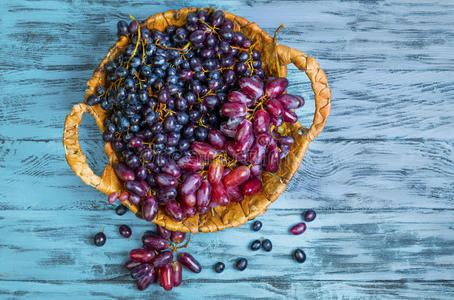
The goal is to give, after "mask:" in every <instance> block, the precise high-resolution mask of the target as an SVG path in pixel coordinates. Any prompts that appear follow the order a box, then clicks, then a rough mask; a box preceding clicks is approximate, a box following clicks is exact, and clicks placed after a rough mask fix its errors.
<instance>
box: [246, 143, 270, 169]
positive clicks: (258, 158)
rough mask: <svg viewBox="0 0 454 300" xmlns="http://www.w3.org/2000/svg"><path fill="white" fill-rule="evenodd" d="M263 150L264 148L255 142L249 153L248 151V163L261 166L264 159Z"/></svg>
mask: <svg viewBox="0 0 454 300" xmlns="http://www.w3.org/2000/svg"><path fill="white" fill-rule="evenodd" d="M265 150H266V146H262V145H260V144H259V143H258V142H255V143H254V144H253V145H252V148H251V151H249V162H250V163H251V164H254V165H258V164H261V163H262V161H263V158H264V157H265Z"/></svg>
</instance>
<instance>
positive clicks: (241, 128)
mask: <svg viewBox="0 0 454 300" xmlns="http://www.w3.org/2000/svg"><path fill="white" fill-rule="evenodd" d="M250 136H252V123H251V121H249V120H247V119H244V120H243V121H241V122H240V124H238V127H237V128H236V132H235V141H236V142H237V143H239V144H240V143H244V142H245V141H246V140H248V139H250Z"/></svg>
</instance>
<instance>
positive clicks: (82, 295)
mask: <svg viewBox="0 0 454 300" xmlns="http://www.w3.org/2000/svg"><path fill="white" fill-rule="evenodd" d="M213 287H214V288H213ZM453 289H454V282H453V281H435V282H434V281H407V280H385V281H374V282H368V281H348V280H342V281H336V280H330V281H323V280H307V281H304V280H295V281H293V282H285V283H283V282H278V281H277V280H276V279H274V278H269V277H260V278H254V279H253V280H244V279H242V280H220V281H218V282H216V283H213V282H212V281H211V280H196V279H191V280H184V281H183V283H182V284H181V285H180V286H179V287H178V288H175V289H173V290H172V291H171V292H165V291H163V290H162V288H158V287H157V286H156V285H153V286H151V287H149V288H148V289H147V290H146V291H143V292H139V291H137V289H136V287H135V286H134V285H133V283H132V282H131V280H129V279H122V278H118V279H115V280H93V281H71V280H69V281H63V280H58V281H33V282H29V281H20V282H17V281H2V280H1V279H0V295H1V296H2V298H3V299H31V300H36V299H43V300H46V299H61V298H65V297H68V295H71V297H72V298H73V299H74V298H77V299H119V300H120V299H121V300H123V299H144V298H146V299H169V300H173V299H189V300H191V299H194V300H199V299H220V300H221V299H238V300H250V299H262V300H277V299H279V300H287V299H294V300H303V299H314V300H316V299H317V300H318V299H320V300H325V299H374V300H381V299H398V300H401V299H421V298H422V297H424V298H425V299H452V298H453V297H454V292H453ZM43 291H45V292H43Z"/></svg>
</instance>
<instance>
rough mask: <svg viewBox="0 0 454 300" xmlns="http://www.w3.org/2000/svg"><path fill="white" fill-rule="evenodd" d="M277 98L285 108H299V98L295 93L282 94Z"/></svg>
mask: <svg viewBox="0 0 454 300" xmlns="http://www.w3.org/2000/svg"><path fill="white" fill-rule="evenodd" d="M276 99H277V100H278V101H279V102H280V103H281V104H282V107H284V108H285V109H291V108H298V105H299V101H298V98H296V97H295V96H293V95H290V94H282V95H280V96H278V97H277V98H276Z"/></svg>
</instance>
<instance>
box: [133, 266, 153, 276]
mask: <svg viewBox="0 0 454 300" xmlns="http://www.w3.org/2000/svg"><path fill="white" fill-rule="evenodd" d="M150 271H151V266H150V265H149V264H141V265H139V266H137V267H135V268H134V269H132V270H131V277H132V278H133V279H138V278H141V277H143V276H145V275H146V274H147V273H149V272H150Z"/></svg>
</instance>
